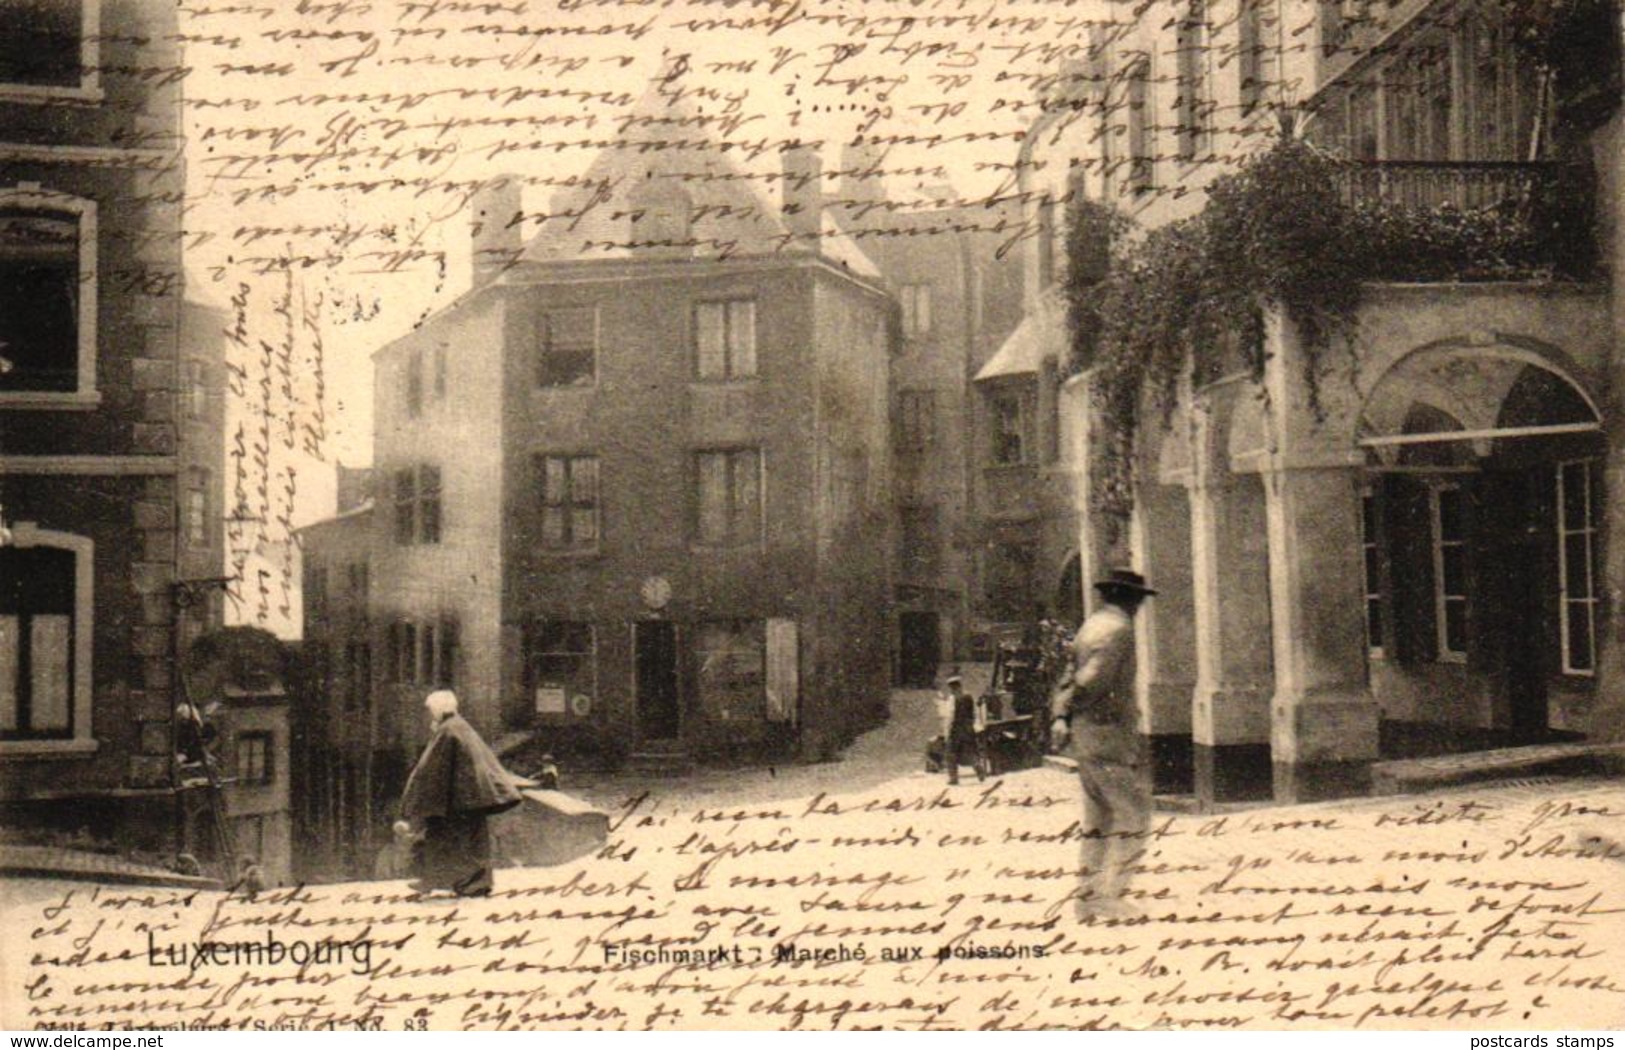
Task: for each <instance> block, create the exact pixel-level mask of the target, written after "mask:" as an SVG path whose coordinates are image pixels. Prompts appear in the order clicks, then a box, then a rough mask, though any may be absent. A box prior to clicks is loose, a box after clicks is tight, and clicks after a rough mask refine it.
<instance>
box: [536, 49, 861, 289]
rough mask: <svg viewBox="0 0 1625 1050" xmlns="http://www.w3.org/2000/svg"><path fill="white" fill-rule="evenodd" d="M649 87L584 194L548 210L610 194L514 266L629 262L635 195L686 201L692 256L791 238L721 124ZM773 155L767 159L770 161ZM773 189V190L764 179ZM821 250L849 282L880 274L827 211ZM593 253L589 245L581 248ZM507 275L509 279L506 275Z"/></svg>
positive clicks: (542, 235)
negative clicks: (655, 193)
mask: <svg viewBox="0 0 1625 1050" xmlns="http://www.w3.org/2000/svg"><path fill="white" fill-rule="evenodd" d="M662 86H663V84H662V82H660V81H656V82H655V83H653V84H651V85H650V87H649V89H648V91H646V92H645V93H644V95H643V97H642V98H641V99H640V100H639V101H638V103H637V104H636V105H635V106H634V107H633V108H632V109H631V110H630V111H629V112H628V113H627V114H625V115H624V116H622V117H620V118H619V119H618V120H617V121H616V128H617V129H622V128H624V130H618V133H617V134H615V135H614V136H613V138H614V142H613V143H612V144H610V145H606V146H605V147H604V148H603V149H602V150H600V151H599V153H598V155H597V156H596V157H595V158H594V159H593V161H592V163H591V165H590V166H589V167H588V168H587V171H586V173H585V175H583V176H582V179H581V182H582V184H583V185H584V186H585V187H587V188H585V189H576V190H572V191H569V192H567V193H564V194H561V195H560V196H559V197H558V198H555V201H554V202H553V204H552V206H550V207H549V208H548V210H549V211H552V212H555V213H557V212H559V211H561V210H567V209H568V210H575V209H579V208H580V206H581V205H582V204H584V203H585V202H587V201H589V200H591V199H592V194H593V192H594V191H593V189H592V187H595V186H609V187H610V190H609V199H608V200H603V201H599V202H598V203H596V204H594V205H593V206H591V207H590V208H588V209H587V210H586V213H585V214H584V215H581V216H579V217H575V216H560V217H558V218H550V219H547V220H546V221H544V222H543V223H542V224H541V229H540V231H539V232H538V233H537V235H536V236H535V237H534V238H532V239H531V241H530V243H529V244H527V245H526V246H525V249H524V253H523V254H522V255H521V256H520V261H521V262H522V263H527V262H528V263H553V262H580V261H586V260H593V259H627V258H633V257H635V255H636V253H635V252H634V251H633V250H632V249H630V248H628V247H626V244H627V242H628V241H630V240H631V239H632V221H631V217H630V213H631V212H632V211H633V210H634V205H633V196H634V194H636V193H637V192H638V191H639V190H640V189H644V188H652V189H656V190H661V189H667V190H671V191H673V193H674V195H675V193H676V192H681V193H682V194H684V195H686V197H687V198H688V201H689V204H690V208H691V212H692V213H693V214H694V216H695V218H694V220H693V222H692V225H691V227H690V231H689V232H690V235H691V237H692V238H693V239H694V240H695V241H696V242H698V243H697V244H696V245H695V247H694V249H693V252H692V255H691V256H688V257H692V258H700V259H717V258H721V257H724V256H761V255H767V254H774V253H778V252H781V251H783V250H784V249H785V246H786V245H787V244H789V239H790V231H789V230H788V228H787V227H786V226H785V224H784V221H783V220H782V219H781V218H780V214H779V208H778V205H777V204H776V202H774V201H772V200H770V199H769V198H768V196H767V194H765V193H764V192H763V188H762V184H763V182H764V180H763V179H760V178H753V177H751V176H750V175H749V174H748V173H747V172H746V170H745V169H744V168H743V167H742V166H741V165H740V163H739V161H738V160H737V159H736V158H742V157H744V156H745V155H746V152H747V151H746V150H745V149H743V148H742V147H741V146H740V145H739V142H738V141H734V142H728V141H725V140H723V139H722V138H720V137H719V136H718V135H717V133H716V130H715V129H717V128H719V126H721V125H722V123H723V120H722V118H719V117H715V116H706V115H703V114H699V113H696V112H694V110H693V108H692V107H691V106H689V105H688V103H687V102H686V101H685V100H682V99H673V98H672V97H671V96H670V95H669V94H667V93H666V92H663V91H662V90H661V88H662ZM777 159H778V157H777V154H776V153H775V154H774V157H773V160H774V161H775V162H776V161H777ZM771 184H772V185H773V186H775V187H777V186H779V185H780V183H779V182H778V181H777V180H771ZM821 240H822V243H821V246H820V252H821V254H823V255H824V257H825V258H827V259H829V260H830V261H832V262H834V263H836V264H837V265H838V266H840V267H842V268H843V269H845V270H848V271H850V272H853V273H855V274H857V275H860V276H863V277H867V278H871V279H878V278H879V276H880V271H879V269H878V268H877V267H876V266H875V265H874V263H873V262H872V261H871V260H870V259H869V257H868V256H867V255H866V254H864V252H863V250H862V249H861V248H860V247H858V245H857V244H856V242H855V241H853V240H852V239H851V238H850V237H848V236H847V235H846V234H845V232H844V231H842V230H841V228H840V226H839V224H838V223H837V222H836V220H835V219H834V217H833V216H832V215H831V214H830V209H828V208H826V209H825V211H824V216H823V237H822V239H821ZM588 245H591V247H588ZM512 274H513V271H511V270H510V271H509V275H510V276H511V275H512Z"/></svg>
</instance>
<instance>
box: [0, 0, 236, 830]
mask: <svg viewBox="0 0 1625 1050" xmlns="http://www.w3.org/2000/svg"><path fill="white" fill-rule="evenodd" d="M179 64H180V55H179V48H178V44H177V39H176V13H175V8H174V6H173V5H170V4H165V3H157V2H148V0H82V2H74V3H67V2H64V3H53V4H49V5H23V4H6V5H3V6H0V128H3V129H4V130H3V131H0V357H3V358H4V362H3V366H0V504H3V515H4V521H5V525H6V531H5V532H3V533H0V540H3V546H0V603H3V604H0V798H3V800H4V811H5V819H6V820H7V822H8V823H17V824H28V825H38V826H46V827H53V828H56V829H59V830H62V829H65V830H66V832H68V833H70V834H75V835H77V834H80V833H83V834H84V835H88V836H89V837H91V838H93V839H98V840H108V839H112V840H118V841H120V842H122V843H124V844H125V845H127V846H131V847H137V846H138V847H142V848H146V849H151V850H155V851H162V852H171V851H173V850H174V849H176V848H177V847H178V846H184V845H185V844H184V843H177V842H176V841H175V839H174V834H173V833H174V829H175V827H176V821H175V819H174V818H175V813H176V812H177V810H178V807H177V806H176V804H175V798H174V793H173V792H174V781H173V773H172V767H173V762H172V754H173V742H172V729H171V714H172V711H173V708H174V705H175V702H176V699H177V680H176V678H177V676H176V674H175V669H176V660H177V656H178V655H179V652H180V648H181V644H182V638H181V636H180V634H179V633H178V628H177V617H180V618H182V619H183V620H190V621H191V623H192V626H191V627H190V628H189V630H197V629H200V628H201V627H203V626H205V625H206V624H207V623H209V622H212V617H213V616H214V615H216V613H215V609H214V608H211V605H210V602H209V601H208V600H205V599H202V596H201V590H207V588H208V585H201V590H200V587H195V586H190V585H189V584H188V582H187V581H189V580H193V579H194V578H196V577H205V578H206V577H211V576H218V575H219V569H218V567H217V566H218V564H219V563H218V560H216V559H215V558H214V556H213V554H212V553H211V552H213V551H218V550H219V548H220V539H219V535H218V524H217V522H218V511H217V510H216V509H214V508H218V505H219V503H218V498H217V497H215V498H214V502H213V503H212V505H211V503H210V499H211V493H214V492H215V491H216V488H215V486H216V485H217V484H218V467H217V464H216V461H215V456H216V454H217V449H218V445H219V442H220V435H219V431H218V429H217V428H215V429H214V432H213V433H212V434H210V433H209V430H210V428H211V426H212V425H213V424H212V423H211V422H210V421H211V420H212V419H213V418H214V414H215V412H216V408H217V400H218V393H217V392H216V391H214V390H210V389H205V390H204V391H203V393H202V394H201V395H198V394H196V391H197V390H199V389H200V388H206V387H208V386H209V384H210V381H211V380H210V375H211V369H212V368H213V365H212V364H211V363H210V362H212V361H213V360H215V356H214V351H213V350H212V349H210V348H207V347H189V348H188V350H187V351H186V353H185V355H184V356H183V352H182V348H181V343H180V336H179V333H180V330H181V325H182V291H183V280H182V272H181V266H180V236H179V235H180V216H181V207H180V205H181V193H182V187H183V170H182V166H181V163H180V161H179V157H178V153H179V150H178V146H179V137H178V135H179V96H180V87H179V85H178V84H177V83H174V82H170V81H167V80H165V79H163V78H153V77H149V76H144V75H142V71H145V70H150V69H164V68H174V67H177V66H179ZM194 351H195V352H194ZM194 361H197V362H200V364H199V365H198V366H196V367H194V366H193V365H192V364H191V362H194ZM200 443H201V444H200ZM200 514H201V516H200ZM193 599H200V600H196V601H194V600H193Z"/></svg>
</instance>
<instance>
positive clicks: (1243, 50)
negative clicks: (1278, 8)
mask: <svg viewBox="0 0 1625 1050" xmlns="http://www.w3.org/2000/svg"><path fill="white" fill-rule="evenodd" d="M1238 2H1239V3H1240V5H1241V10H1240V11H1239V12H1238V16H1237V21H1236V76H1237V79H1238V80H1239V81H1240V91H1241V112H1242V115H1243V116H1245V115H1247V114H1250V113H1252V111H1253V110H1255V109H1257V108H1258V104H1259V103H1260V102H1262V101H1263V100H1264V91H1265V89H1266V88H1267V87H1268V86H1269V79H1270V73H1269V72H1268V70H1269V66H1268V65H1267V63H1266V60H1267V58H1268V53H1269V51H1270V45H1269V44H1267V43H1265V39H1264V30H1265V27H1266V22H1267V21H1268V20H1270V19H1271V17H1272V16H1270V15H1269V14H1268V13H1267V12H1266V11H1265V10H1264V3H1265V0H1238Z"/></svg>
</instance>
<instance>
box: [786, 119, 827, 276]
mask: <svg viewBox="0 0 1625 1050" xmlns="http://www.w3.org/2000/svg"><path fill="white" fill-rule="evenodd" d="M779 159H780V162H781V165H782V170H783V174H784V225H785V227H786V228H787V229H788V230H789V231H790V233H791V234H793V235H794V236H795V244H796V246H797V247H799V248H806V249H809V250H811V251H817V250H818V244H819V238H820V235H821V234H822V232H823V228H824V190H823V186H822V183H823V175H824V165H823V162H822V161H820V160H819V158H818V149H817V147H816V146H811V145H808V144H807V143H805V142H797V143H795V144H793V145H789V146H786V147H785V148H784V150H783V152H782V153H781V154H780V157H779Z"/></svg>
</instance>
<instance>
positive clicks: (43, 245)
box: [0, 187, 96, 408]
mask: <svg viewBox="0 0 1625 1050" xmlns="http://www.w3.org/2000/svg"><path fill="white" fill-rule="evenodd" d="M95 275H96V205H95V202H93V201H88V200H83V199H81V198H78V197H72V196H69V195H67V194H61V193H52V192H49V191H42V190H39V189H37V188H34V187H23V188H18V189H10V190H0V403H3V404H5V405H7V406H9V407H22V408H26V407H30V406H31V405H38V406H41V407H48V408H61V407H71V406H73V405H76V404H82V405H87V406H88V405H94V404H95V403H96V276H95Z"/></svg>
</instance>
